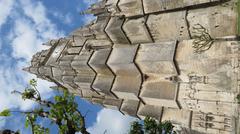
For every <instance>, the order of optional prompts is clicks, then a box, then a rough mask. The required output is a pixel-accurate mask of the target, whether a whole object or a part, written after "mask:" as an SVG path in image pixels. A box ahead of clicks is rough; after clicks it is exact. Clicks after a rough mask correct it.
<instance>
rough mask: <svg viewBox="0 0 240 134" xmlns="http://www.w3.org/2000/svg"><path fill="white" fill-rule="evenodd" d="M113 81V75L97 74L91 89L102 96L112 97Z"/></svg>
mask: <svg viewBox="0 0 240 134" xmlns="http://www.w3.org/2000/svg"><path fill="white" fill-rule="evenodd" d="M113 80H114V76H113V75H102V74H98V75H97V76H96V79H95V80H94V82H93V84H92V88H93V89H95V90H96V91H99V92H102V93H104V94H107V95H112V93H111V87H112V85H113Z"/></svg>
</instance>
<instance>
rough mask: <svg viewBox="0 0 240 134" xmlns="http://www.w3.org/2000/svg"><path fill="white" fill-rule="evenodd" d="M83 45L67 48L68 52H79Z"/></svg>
mask: <svg viewBox="0 0 240 134" xmlns="http://www.w3.org/2000/svg"><path fill="white" fill-rule="evenodd" d="M81 49H82V47H70V48H68V49H67V53H68V54H76V55H77V54H79V53H80V51H81Z"/></svg>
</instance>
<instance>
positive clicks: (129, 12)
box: [118, 0, 143, 17]
mask: <svg viewBox="0 0 240 134" xmlns="http://www.w3.org/2000/svg"><path fill="white" fill-rule="evenodd" d="M118 6H119V8H120V9H121V14H124V15H125V16H126V17H131V16H139V15H143V7H142V1H141V0H120V1H119V2H118Z"/></svg>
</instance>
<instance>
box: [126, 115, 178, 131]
mask: <svg viewBox="0 0 240 134" xmlns="http://www.w3.org/2000/svg"><path fill="white" fill-rule="evenodd" d="M173 128H174V126H173V125H172V123H171V122H170V121H165V122H157V121H156V120H155V119H153V118H150V117H146V118H145V119H144V124H143V125H141V124H140V123H139V122H136V121H135V122H133V123H132V125H131V129H130V131H129V134H143V133H144V134H162V133H164V134H172V133H175V132H174V131H173Z"/></svg>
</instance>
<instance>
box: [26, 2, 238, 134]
mask: <svg viewBox="0 0 240 134" xmlns="http://www.w3.org/2000/svg"><path fill="white" fill-rule="evenodd" d="M237 6H238V1H237V0H230V1H226V0H104V1H101V2H98V3H96V4H94V5H92V6H91V7H90V8H89V9H88V10H87V11H85V12H83V13H82V14H87V13H91V14H94V15H95V16H96V20H95V21H93V22H91V23H90V24H88V25H86V26H84V27H82V28H79V29H77V30H76V31H74V32H72V33H71V34H70V35H69V36H67V37H65V38H61V39H58V40H51V41H49V42H47V43H45V45H49V46H51V48H50V49H48V50H44V51H41V52H39V53H37V54H35V55H34V56H33V58H32V61H31V66H30V67H28V68H25V70H26V71H29V72H30V73H33V74H36V75H37V76H38V77H40V78H42V79H45V80H48V81H51V82H55V83H56V84H57V85H58V86H59V87H65V88H67V89H68V90H69V91H70V92H71V93H74V94H76V95H78V96H80V97H82V98H83V99H87V100H89V101H90V102H92V103H96V104H100V105H102V106H104V107H107V108H111V109H116V110H119V111H120V112H122V113H123V114H128V115H132V116H135V117H139V118H144V117H146V116H150V117H154V118H156V119H158V120H160V121H164V120H170V121H172V123H173V124H174V125H175V126H176V129H178V130H182V133H194V134H195V133H209V134H229V133H233V134H237V133H240V132H239V130H238V128H239V127H238V124H239V123H238V121H239V120H238V118H239V117H238V115H239V114H238V112H239V109H238V104H237V100H236V96H237V95H238V94H239V87H240V84H239V80H240V73H239V50H240V42H239V41H238V31H239V27H238V23H239V22H238V15H239V14H238V10H237ZM199 37H201V38H199ZM194 44H195V45H194ZM196 44H198V45H197V46H196Z"/></svg>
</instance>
